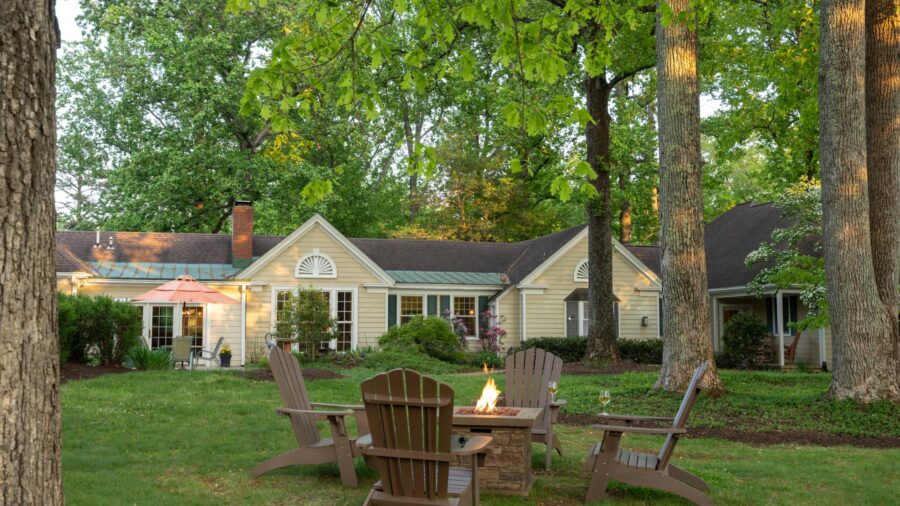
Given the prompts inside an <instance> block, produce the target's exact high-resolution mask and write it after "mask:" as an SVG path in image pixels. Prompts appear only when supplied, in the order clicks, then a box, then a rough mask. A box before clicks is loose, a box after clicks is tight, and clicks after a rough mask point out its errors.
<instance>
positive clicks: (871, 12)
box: [866, 0, 900, 376]
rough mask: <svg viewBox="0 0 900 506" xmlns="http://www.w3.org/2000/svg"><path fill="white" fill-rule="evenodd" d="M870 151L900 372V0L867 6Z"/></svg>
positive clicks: (873, 202)
mask: <svg viewBox="0 0 900 506" xmlns="http://www.w3.org/2000/svg"><path fill="white" fill-rule="evenodd" d="M866 152H867V156H868V160H867V163H868V170H869V225H870V227H871V234H872V261H873V264H874V268H875V283H876V284H877V286H878V295H879V297H881V302H882V303H884V305H885V306H886V308H887V315H888V318H889V319H890V325H891V329H892V331H893V336H892V338H891V340H892V341H893V343H894V356H893V359H894V366H895V367H896V368H900V322H898V319H897V315H898V312H900V198H898V195H900V0H868V1H867V2H866ZM897 375H898V376H900V369H897Z"/></svg>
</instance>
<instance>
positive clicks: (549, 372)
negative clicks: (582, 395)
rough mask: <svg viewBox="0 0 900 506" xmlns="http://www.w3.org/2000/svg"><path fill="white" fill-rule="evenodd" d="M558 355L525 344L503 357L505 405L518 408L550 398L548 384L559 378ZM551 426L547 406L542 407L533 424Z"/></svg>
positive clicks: (544, 402) (560, 363)
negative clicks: (524, 346)
mask: <svg viewBox="0 0 900 506" xmlns="http://www.w3.org/2000/svg"><path fill="white" fill-rule="evenodd" d="M562 366H563V361H562V359H561V358H559V357H557V356H556V355H554V354H552V353H550V352H549V351H544V350H542V349H540V348H528V349H527V350H522V351H520V352H518V353H516V354H515V355H509V356H507V357H506V387H505V388H506V393H505V394H504V395H505V398H506V405H507V406H510V407H518V408H541V409H543V408H544V407H546V406H547V403H548V402H550V394H549V392H548V391H547V385H548V384H549V383H550V382H551V381H556V382H557V383H558V382H559V376H560V375H561V374H562ZM549 426H550V410H544V413H543V415H541V418H540V419H539V420H537V421H536V422H535V424H534V428H536V429H546V428H548V427H549Z"/></svg>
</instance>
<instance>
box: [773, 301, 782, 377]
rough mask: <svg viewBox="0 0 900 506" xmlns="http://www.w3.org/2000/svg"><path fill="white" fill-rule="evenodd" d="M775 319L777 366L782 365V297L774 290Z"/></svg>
mask: <svg viewBox="0 0 900 506" xmlns="http://www.w3.org/2000/svg"><path fill="white" fill-rule="evenodd" d="M775 320H776V321H777V322H778V366H779V367H784V297H783V296H782V293H781V290H778V291H777V292H775Z"/></svg>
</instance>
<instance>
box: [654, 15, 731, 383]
mask: <svg viewBox="0 0 900 506" xmlns="http://www.w3.org/2000/svg"><path fill="white" fill-rule="evenodd" d="M661 1H662V0H661ZM667 3H668V5H669V6H670V7H671V8H672V10H673V12H674V13H675V14H678V13H681V12H684V11H686V10H687V9H688V5H689V0H667ZM656 33H657V36H656V61H657V74H658V76H659V84H658V91H657V97H658V107H659V183H660V189H659V208H660V218H659V221H660V246H661V255H662V281H663V295H662V296H663V307H664V311H663V339H664V344H663V363H662V369H661V370H660V373H659V379H658V380H657V381H656V385H655V386H654V388H657V389H663V390H667V391H671V392H683V391H684V389H685V388H687V385H688V383H689V382H690V379H691V376H692V375H693V374H694V370H695V369H696V368H697V367H698V366H699V365H700V364H701V363H703V362H704V361H709V362H710V368H709V371H708V372H707V374H706V378H705V383H706V388H707V389H709V390H710V391H711V392H713V393H719V392H721V391H722V390H723V387H722V382H721V381H720V380H719V376H718V373H717V371H716V368H715V364H714V362H713V353H712V320H711V314H710V313H711V310H710V304H709V293H708V292H707V281H706V252H705V246H704V240H703V235H704V234H703V233H704V230H703V193H702V187H701V180H700V175H701V168H702V159H701V156H700V87H699V77H698V74H697V32H696V30H695V29H692V28H691V27H689V26H688V25H687V24H686V23H685V22H684V21H681V22H674V21H673V22H672V23H670V24H669V25H663V24H662V22H661V20H660V18H659V15H657V27H656Z"/></svg>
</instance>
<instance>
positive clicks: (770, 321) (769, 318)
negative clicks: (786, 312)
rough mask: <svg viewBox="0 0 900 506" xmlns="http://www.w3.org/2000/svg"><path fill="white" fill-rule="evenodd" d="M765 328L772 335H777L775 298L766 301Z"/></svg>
mask: <svg viewBox="0 0 900 506" xmlns="http://www.w3.org/2000/svg"><path fill="white" fill-rule="evenodd" d="M766 327H767V328H768V329H769V330H770V331H771V332H772V334H777V333H778V325H776V324H775V296H774V295H773V296H771V297H769V298H768V299H766Z"/></svg>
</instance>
